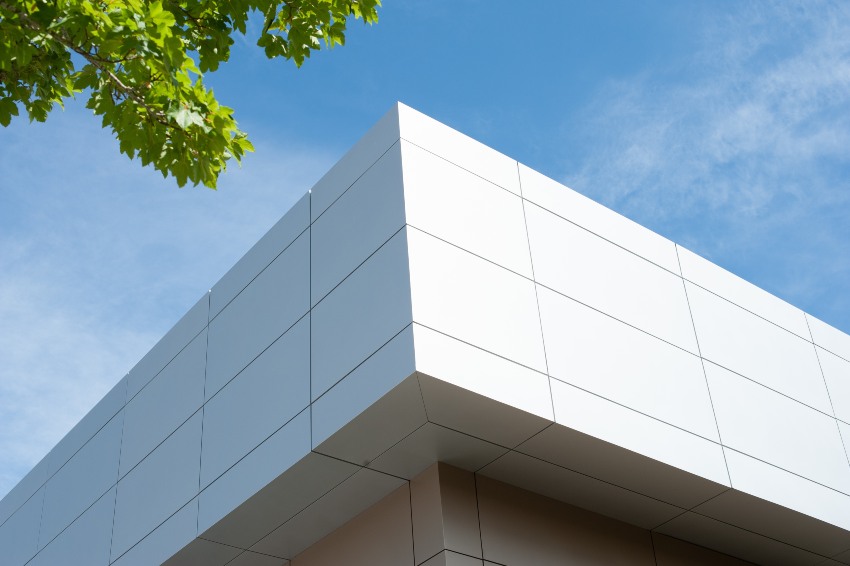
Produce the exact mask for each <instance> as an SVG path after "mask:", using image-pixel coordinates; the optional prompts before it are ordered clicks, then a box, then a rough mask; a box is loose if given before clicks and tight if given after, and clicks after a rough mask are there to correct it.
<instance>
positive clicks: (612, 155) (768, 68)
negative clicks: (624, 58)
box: [564, 1, 850, 329]
mask: <svg viewBox="0 0 850 566" xmlns="http://www.w3.org/2000/svg"><path fill="white" fill-rule="evenodd" d="M707 22H708V23H707V25H706V26H705V28H704V30H703V36H702V38H701V41H700V45H701V47H700V49H699V50H698V51H697V52H696V53H693V54H689V55H688V56H686V57H685V56H683V57H682V59H681V60H680V61H679V64H678V66H676V67H675V68H664V69H653V70H647V71H645V72H644V73H643V74H641V75H640V76H636V77H632V78H630V79H629V80H621V81H617V82H613V83H609V84H608V85H607V86H606V87H605V88H604V89H603V90H602V91H601V92H600V93H599V95H598V96H597V98H596V100H595V102H594V103H593V104H592V105H591V106H590V107H589V108H586V109H584V115H585V116H586V118H585V119H583V120H581V121H580V122H579V123H578V124H571V125H570V127H571V130H570V131H571V133H570V134H569V135H570V136H572V137H573V138H574V139H583V140H584V141H585V143H586V147H587V148H588V151H587V153H586V154H585V155H582V156H580V157H579V158H578V159H576V160H574V161H573V162H572V165H571V166H570V167H569V168H568V169H567V170H566V172H565V174H564V179H565V180H566V181H567V183H568V184H570V185H571V186H573V187H575V188H577V189H579V190H582V191H584V192H586V193H589V194H591V195H592V196H593V197H594V198H597V199H599V200H601V201H603V202H605V203H606V204H608V205H609V206H612V207H613V208H615V209H617V210H619V211H621V212H623V213H625V214H627V215H629V216H631V217H634V218H635V219H637V220H639V221H640V222H642V223H644V224H646V225H649V226H651V227H653V229H655V230H657V231H660V232H662V233H665V234H666V235H668V236H669V237H671V238H673V239H675V240H677V241H680V242H682V243H684V244H685V245H688V246H690V247H693V248H695V249H696V251H699V252H701V253H703V254H705V255H708V256H709V257H712V258H713V259H718V258H721V257H722V258H724V259H725V261H724V262H723V263H725V264H726V265H727V266H728V267H730V268H733V270H735V271H738V272H741V271H743V273H742V275H744V276H745V277H748V278H750V279H751V280H755V282H756V283H759V284H761V285H764V286H767V287H768V288H770V289H771V290H772V291H774V292H778V293H780V294H781V295H783V296H785V297H786V298H787V299H789V300H791V301H792V302H795V303H797V304H799V305H800V306H802V307H804V308H806V307H811V306H813V305H815V304H820V305H822V312H821V313H820V314H821V316H825V318H827V319H829V318H830V313H832V320H833V321H837V322H834V323H838V324H841V323H842V322H843V324H844V326H845V329H848V326H850V305H847V303H846V300H845V299H843V297H844V292H843V291H841V290H840V289H839V288H836V286H835V285H833V286H832V287H830V288H829V289H828V290H825V289H823V286H824V285H823V281H821V280H818V278H816V277H815V276H812V275H810V273H807V270H806V268H807V267H813V266H815V267H816V269H811V270H809V271H810V272H811V273H827V272H830V273H833V274H835V273H837V274H838V275H837V276H836V277H837V278H838V279H836V280H839V279H840V280H842V281H845V282H846V281H847V280H850V228H848V225H850V224H848V222H847V218H848V215H850V151H848V148H850V5H848V4H847V3H836V2H826V1H823V2H818V1H811V2H758V3H746V4H742V5H740V6H738V7H737V8H736V9H735V10H734V11H733V12H732V13H727V14H724V15H718V14H714V15H712V16H711V17H710V18H708V20H707ZM579 159H580V160H581V161H580V162H579ZM789 239H790V240H791V241H788V240H789ZM794 239H798V240H800V241H799V242H793V240H794ZM771 241H774V242H777V241H782V245H781V246H777V245H771V243H770V242H771ZM780 250H781V252H780ZM818 250H820V255H818ZM780 253H784V254H786V256H785V257H779V256H780ZM754 256H756V257H754ZM755 263H758V268H753V269H748V268H747V265H752V264H755ZM779 263H782V264H783V265H784V267H783V268H782V269H785V270H786V273H785V274H780V273H778V270H779V269H780V267H779V266H778V264H779ZM794 263H797V264H799V265H800V269H799V270H797V269H795V268H794V267H793V264H794ZM771 270H773V272H771ZM824 301H825V302H824ZM836 310H837V311H838V315H837V316H836V315H835V312H836Z"/></svg>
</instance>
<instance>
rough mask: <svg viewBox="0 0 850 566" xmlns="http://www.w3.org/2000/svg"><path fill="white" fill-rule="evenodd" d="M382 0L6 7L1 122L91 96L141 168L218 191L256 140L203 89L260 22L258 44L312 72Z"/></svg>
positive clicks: (130, 1)
mask: <svg viewBox="0 0 850 566" xmlns="http://www.w3.org/2000/svg"><path fill="white" fill-rule="evenodd" d="M378 5H380V0H283V1H280V0H0V124H2V125H4V126H8V125H9V123H10V122H11V120H12V117H13V116H17V115H18V114H19V107H21V106H22V107H23V108H25V109H26V111H27V114H28V115H29V119H30V121H32V120H38V121H44V120H45V119H46V118H47V114H48V112H49V111H50V110H51V109H52V108H53V106H54V105H55V104H57V103H58V104H60V105H61V104H62V102H63V99H65V98H68V97H71V96H74V94H75V93H79V92H83V91H85V90H88V91H89V92H90V97H89V100H88V103H87V107H88V108H90V109H92V110H93V111H94V113H95V114H96V115H98V116H101V117H102V119H103V126H104V127H107V126H108V127H110V128H111V129H112V131H113V132H114V134H115V136H116V137H117V139H118V141H119V144H120V149H121V152H123V153H125V154H127V155H128V156H129V157H130V158H131V159H132V158H134V157H138V158H139V159H140V160H141V162H142V164H144V165H147V164H152V165H153V166H154V167H155V168H156V169H157V170H159V171H160V172H161V173H162V174H163V176H164V177H165V176H167V175H168V174H171V175H173V176H174V177H175V179H176V180H177V183H178V184H179V185H180V186H181V187H182V186H183V185H185V184H186V182H187V181H191V182H192V183H194V184H195V185H197V184H198V183H203V184H204V185H206V186H208V187H211V188H215V185H216V180H217V179H218V175H219V174H220V173H221V172H222V171H223V170H224V169H225V167H226V164H227V160H228V159H230V158H231V157H233V158H234V159H235V160H236V161H237V162H239V161H241V158H242V156H243V155H244V153H245V152H246V151H252V150H253V148H252V146H251V143H250V142H249V141H248V139H247V137H246V135H245V133H244V132H242V131H240V130H239V128H238V127H237V125H236V121H235V120H234V119H233V110H232V109H230V108H228V107H226V106H222V105H221V104H219V102H218V101H217V100H216V98H215V96H214V95H213V92H212V90H211V89H209V88H207V87H206V86H205V85H204V82H203V73H207V72H211V71H215V70H216V69H217V68H218V66H219V64H221V63H222V62H224V61H227V60H228V58H229V57H230V48H231V46H232V45H233V42H234V39H233V35H234V34H236V33H240V34H245V33H246V25H247V23H248V19H249V16H251V14H252V13H258V15H259V16H261V18H262V21H263V27H262V30H261V32H260V37H259V40H258V41H257V45H259V46H260V47H262V48H263V49H264V50H265V54H266V55H267V56H268V57H269V58H275V57H282V58H284V59H291V60H292V61H293V62H294V63H295V64H296V65H298V66H301V64H302V63H303V62H304V60H305V59H306V58H308V57H309V56H310V54H311V52H312V51H314V50H317V49H319V48H321V46H322V43H324V44H325V45H327V46H329V47H333V46H334V45H341V44H343V43H344V42H345V31H346V20H347V19H348V18H350V17H351V16H353V17H354V18H358V19H362V20H363V21H365V22H368V23H372V22H375V21H377V6H378Z"/></svg>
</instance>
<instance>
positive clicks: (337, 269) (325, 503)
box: [0, 105, 850, 566]
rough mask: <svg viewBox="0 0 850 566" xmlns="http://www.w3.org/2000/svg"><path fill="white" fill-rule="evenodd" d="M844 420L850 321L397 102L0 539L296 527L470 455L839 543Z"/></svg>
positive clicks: (16, 542) (16, 506)
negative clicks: (842, 328) (715, 261)
mask: <svg viewBox="0 0 850 566" xmlns="http://www.w3.org/2000/svg"><path fill="white" fill-rule="evenodd" d="M409 376H413V378H412V379H408V377H409ZM387 400H391V401H392V402H389V401H387ZM848 442H850V337H848V336H846V335H844V334H842V333H841V332H839V331H837V330H835V329H833V328H831V327H829V326H827V325H825V324H824V323H822V322H820V321H818V320H816V319H814V318H812V317H809V316H808V315H805V314H804V313H803V312H802V311H800V310H799V309H796V308H795V307H793V306H791V305H788V304H786V303H784V302H782V301H781V300H779V299H777V298H776V297H773V296H771V295H769V294H767V293H766V292H764V291H762V290H760V289H758V288H756V287H754V286H752V285H750V284H749V283H747V282H745V281H743V280H741V279H739V278H737V277H735V276H734V275H732V274H729V273H728V272H726V271H724V270H722V269H720V268H719V267H717V266H714V265H712V264H711V263H710V262H708V261H706V260H704V259H702V258H700V257H698V256H696V255H694V254H693V253H691V252H689V251H687V250H685V249H683V248H681V247H678V246H676V245H675V244H673V243H672V242H669V241H668V240H665V239H664V238H662V237H660V236H658V235H656V234H654V233H652V232H650V231H649V230H646V229H645V228H643V227H641V226H638V225H637V224H635V223H633V222H631V221H629V220H627V219H625V218H622V217H621V216H619V215H617V214H615V213H613V212H611V211H610V210H608V209H606V208H604V207H602V206H601V205H598V204H596V203H594V202H592V201H590V200H588V199H586V198H585V197H582V196H581V195H578V194H577V193H574V192H573V191H571V190H569V189H568V188H566V187H563V186H561V185H559V184H558V183H555V182H554V181H552V180H551V179H547V178H545V177H543V176H542V175H540V174H539V173H536V172H534V171H532V170H530V169H528V168H527V167H524V166H522V165H521V164H518V163H517V162H515V161H513V160H511V159H509V158H507V157H505V156H504V155H501V154H499V153H498V152H495V151H494V150H492V149H490V148H487V147H485V146H483V145H481V144H479V143H477V142H475V141H474V140H471V139H470V138H468V137H466V136H463V135H462V134H459V133H457V132H454V131H453V130H451V129H449V128H447V127H445V126H443V125H441V124H439V123H437V122H435V121H433V120H431V119H429V118H427V117H424V116H422V115H420V114H419V113H417V112H415V111H414V110H411V109H409V108H407V107H405V106H403V105H400V106H399V107H398V108H397V109H393V110H392V111H391V112H390V113H389V114H388V115H387V116H386V117H385V118H384V119H382V120H381V121H380V122H379V123H378V124H377V125H376V126H375V127H374V128H373V129H372V130H371V131H370V132H369V133H368V134H367V135H366V136H365V137H364V138H363V139H362V140H361V141H360V142H359V143H358V144H357V145H356V146H355V147H354V148H353V149H352V150H351V151H350V152H349V153H348V154H347V155H346V156H345V157H344V158H343V159H342V160H341V161H340V162H339V163H338V164H337V165H336V166H335V167H334V168H332V169H331V171H329V172H328V174H327V175H325V177H323V178H322V179H321V180H320V181H319V182H318V183H317V185H316V186H315V187H314V188H313V191H312V192H311V193H309V194H307V195H305V197H304V198H303V199H301V200H300V201H299V202H298V203H297V204H296V205H295V206H294V207H293V208H292V209H291V210H290V211H289V212H288V213H287V214H286V215H285V216H284V217H283V218H282V219H281V221H280V222H279V223H278V224H276V225H275V226H274V227H273V228H272V229H271V230H270V231H269V233H268V234H267V235H266V236H264V237H263V239H262V240H260V242H258V243H257V245H255V246H254V247H253V248H252V249H251V250H250V251H249V252H248V253H247V254H246V255H245V257H244V258H242V259H241V260H240V261H239V262H237V264H236V265H235V266H234V267H233V268H232V269H231V270H230V271H229V272H228V273H227V274H226V275H225V276H224V277H223V278H222V279H221V281H219V282H218V283H216V284H215V285H214V286H213V287H212V290H211V291H210V293H208V294H206V295H205V296H204V297H202V298H201V299H200V300H199V301H198V303H197V304H196V305H194V306H193V307H192V308H191V309H190V310H189V311H188V313H187V314H186V316H184V317H183V319H181V320H180V321H179V322H178V323H177V324H176V325H175V327H174V328H173V329H172V330H171V331H170V332H169V333H168V334H167V335H166V336H165V337H164V338H163V339H162V340H161V341H160V343H159V344H157V346H155V347H154V348H153V350H152V351H151V352H150V353H149V354H148V355H146V356H145V357H144V358H143V359H142V360H141V361H140V362H139V364H137V365H136V366H135V367H134V368H133V369H132V370H131V371H130V372H129V374H128V375H127V376H126V377H124V378H123V379H121V380H120V381H119V383H118V384H117V385H116V387H115V388H114V389H113V390H112V391H111V392H110V393H109V394H108V395H107V396H106V397H105V398H104V400H103V401H101V402H100V403H99V404H98V405H97V406H96V407H95V408H94V409H93V410H92V411H91V413H90V414H89V415H87V416H86V417H85V418H84V419H83V420H82V421H81V423H80V424H79V425H78V426H77V427H75V428H74V429H73V430H72V431H71V432H70V433H69V434H68V436H67V437H66V438H65V439H63V441H62V442H60V443H59V445H57V447H56V448H55V449H54V450H53V451H51V453H50V454H49V455H48V456H47V457H46V458H45V460H44V461H43V462H42V463H40V464H39V465H38V466H36V468H35V469H34V470H33V472H32V473H31V474H29V475H28V476H27V477H26V478H25V479H24V480H23V481H22V482H21V483H20V484H19V486H17V487H16V488H15V489H13V490H12V491H11V492H10V493H9V495H8V496H7V497H6V498H5V499H4V500H3V501H2V502H0V547H2V549H3V562H4V564H10V565H11V566H20V565H23V564H27V563H29V564H38V565H41V564H51V563H55V562H56V560H57V557H59V556H65V557H69V558H68V559H69V560H70V562H69V563H85V564H88V565H91V566H100V565H102V566H106V565H107V564H110V563H117V564H121V565H123V566H127V565H131V564H156V563H160V562H162V561H163V560H165V559H166V558H168V557H169V556H171V555H172V554H174V553H175V552H178V551H180V554H178V556H181V555H182V556H183V557H184V559H185V560H189V558H187V557H193V556H194V557H197V556H202V555H203V556H208V555H209V556H212V555H216V556H218V557H219V558H218V559H220V560H223V561H221V564H224V563H225V562H226V561H227V560H230V559H231V558H234V557H235V556H236V555H237V554H238V552H235V553H234V552H233V549H234V547H238V548H243V549H249V548H250V549H252V550H253V551H255V552H264V553H265V552H278V553H283V552H290V551H293V550H292V549H297V548H300V549H303V548H305V545H308V544H309V543H310V541H311V540H312V538H311V537H316V536H321V534H322V532H323V530H322V529H323V528H326V527H327V528H331V526H332V525H333V524H337V523H339V524H341V523H340V521H344V520H345V516H346V515H345V513H346V512H349V511H350V512H351V513H355V512H357V508H358V506H362V505H367V504H368V502H369V501H373V500H377V499H376V498H378V497H380V496H382V494H385V493H386V492H387V490H389V489H391V488H394V487H395V486H397V485H398V482H399V481H401V480H399V479H398V477H395V476H401V477H410V476H411V475H412V474H414V473H415V472H417V469H416V468H419V469H421V468H423V467H424V466H426V465H427V464H429V463H430V461H429V460H432V459H453V458H454V459H456V462H457V463H458V465H463V466H465V467H468V468H474V469H483V470H484V473H489V474H492V475H494V476H495V477H500V478H501V479H504V480H506V481H512V482H516V483H521V484H524V485H525V486H526V487H533V488H536V489H538V490H540V491H546V493H547V494H548V495H550V496H554V497H561V498H564V497H583V499H581V500H580V501H579V503H580V504H583V505H586V506H594V505H595V506H597V508H599V509H605V510H606V512H609V513H612V514H617V513H620V514H621V518H624V519H626V520H630V521H633V522H636V523H639V524H642V525H643V526H646V527H648V528H655V527H658V526H660V525H661V524H662V523H664V524H666V522H667V521H671V522H670V524H669V525H668V526H666V527H664V528H665V529H666V530H667V531H669V532H671V533H672V534H675V535H676V536H684V537H686V538H687V537H689V536H690V537H691V538H692V539H699V540H702V541H704V542H705V541H709V542H706V544H709V543H711V544H714V543H713V542H711V541H713V540H715V539H716V538H717V537H715V538H712V535H710V533H711V532H715V531H714V530H712V529H715V526H716V525H715V523H717V522H721V523H722V524H724V525H727V526H726V527H724V529H726V528H728V529H743V530H746V532H750V533H758V534H757V535H756V534H753V535H752V536H753V537H756V538H758V537H762V538H764V539H765V540H785V539H786V538H787V539H788V541H787V544H793V545H795V548H796V547H800V548H805V549H806V550H805V552H803V551H801V554H800V556H805V557H808V556H809V555H813V556H816V557H822V558H824V560H826V559H827V558H831V557H836V556H840V555H841V554H842V553H845V554H846V551H847V550H848V548H850V542H848V543H847V545H846V546H847V548H844V546H843V545H844V543H843V542H840V543H835V542H833V543H832V545H831V546H830V544H828V543H827V542H823V541H825V540H826V539H827V538H828V539H829V540H832V541H836V540H840V541H844V538H841V537H839V538H836V537H835V536H832V537H824V536H823V533H824V532H827V531H824V530H823V529H827V527H829V528H835V529H839V531H840V532H842V533H843V532H844V531H845V530H850V511H848V510H850V499H848V498H850V463H848V457H847V451H846V446H847V445H848ZM578 455H580V456H581V458H578V457H577V456H578ZM384 472H391V473H392V474H394V475H393V476H390V475H388V474H386V473H384ZM627 472H628V473H627ZM344 486H348V487H344ZM570 493H572V494H573V495H569V494H570ZM801 494H802V495H801ZM747 497H750V498H752V497H754V498H757V500H758V501H763V502H773V503H774V504H775V505H776V506H778V507H775V508H776V509H785V510H788V513H790V515H788V517H791V519H789V520H788V521H786V522H785V523H782V522H781V521H775V522H774V523H775V524H773V525H766V524H760V523H758V522H755V523H747V524H744V523H745V522H746V521H747V520H749V519H747V514H746V513H743V512H741V509H745V508H746V506H745V505H744V504H743V503H742V501H746V499H745V498H747ZM281 498H283V499H281ZM287 498H290V499H287ZM284 500H286V503H285V504H283V503H281V501H284ZM616 502H620V504H615V503H616ZM712 502H714V503H712ZM618 505H619V506H618ZM313 506H318V507H313ZM322 509H326V510H334V509H336V510H337V511H328V512H329V513H331V514H332V515H333V520H332V521H330V522H329V523H327V524H324V523H322V521H321V519H320V518H321V517H322V516H324V515H323V513H325V511H321V510H322ZM343 510H348V511H343ZM680 515H681V518H677V519H675V520H673V519H674V518H675V517H678V516H680ZM736 517H740V522H741V524H740V525H739V526H736V521H739V519H736ZM783 517H785V516H784V515H783ZM809 519H811V520H813V521H814V520H815V519H816V520H817V521H818V522H815V523H806V521H807V520H809ZM712 521H714V522H712ZM789 521H790V522H789ZM795 521H800V524H801V525H804V526H806V528H805V529H802V530H801V529H800V528H796V529H791V528H788V525H792V524H793V525H795V526H796V525H798V523H796V522H795ZM322 525H324V526H322ZM811 525H815V526H811ZM818 525H820V526H818ZM701 529H702V530H701ZM783 529H784V530H783ZM806 529H808V530H806ZM818 529H821V530H820V531H819V530H818ZM107 530H108V531H109V533H110V536H109V537H106V536H105V535H104V533H105V532H106V531H107ZM717 532H719V531H717ZM724 532H725V531H724ZM729 532H732V531H729ZM735 532H737V531H735ZM829 532H832V531H829ZM257 533H262V535H258V534H257ZM274 533H277V534H274ZM801 533H803V534H801ZM818 533H820V534H818ZM201 534H204V538H205V539H208V540H200V539H196V537H198V536H199V535H201ZM748 536H749V535H748ZM783 537H784V538H783ZM794 537H797V539H795V538H794ZM806 537H808V538H806ZM818 537H820V538H818ZM719 538H720V539H722V538H723V537H719ZM792 539H793V540H792ZM798 539H799V540H798ZM754 540H755V539H754ZM759 540H760V539H759ZM193 541H194V542H193ZM718 544H720V543H718ZM783 544H784V543H783ZM181 549H182V550H181ZM284 549H288V550H284ZM228 552H230V553H232V554H228ZM293 552H294V551H293ZM278 555H280V554H278ZM801 560H803V559H802V558H801ZM178 563H180V562H178ZM801 563H803V562H801Z"/></svg>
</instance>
